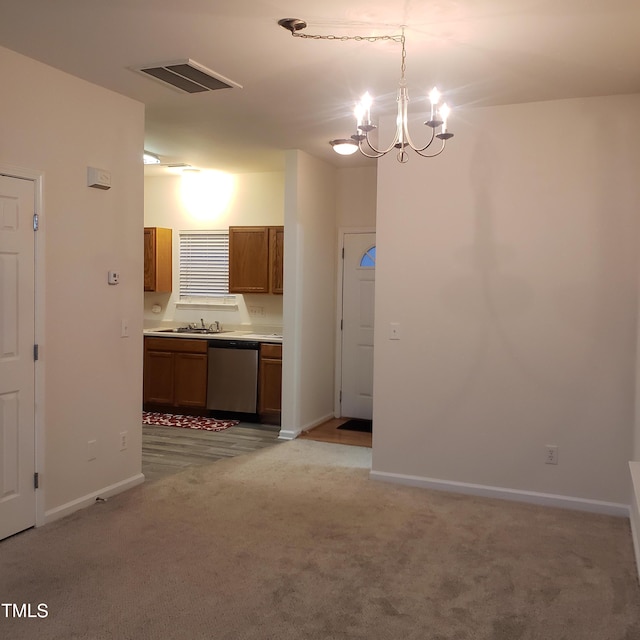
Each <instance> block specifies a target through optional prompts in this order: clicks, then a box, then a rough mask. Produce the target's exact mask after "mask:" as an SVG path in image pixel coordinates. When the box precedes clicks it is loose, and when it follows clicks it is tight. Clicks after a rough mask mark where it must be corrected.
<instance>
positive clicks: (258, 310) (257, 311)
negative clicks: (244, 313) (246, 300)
mask: <svg viewBox="0 0 640 640" xmlns="http://www.w3.org/2000/svg"><path fill="white" fill-rule="evenodd" d="M249 315H250V316H264V307H249Z"/></svg>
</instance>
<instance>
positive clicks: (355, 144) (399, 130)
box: [278, 18, 453, 163]
mask: <svg viewBox="0 0 640 640" xmlns="http://www.w3.org/2000/svg"><path fill="white" fill-rule="evenodd" d="M278 24H279V25H280V26H281V27H284V28H285V29H287V30H288V31H290V32H291V35H292V36H294V37H298V38H310V39H313V40H340V41H344V40H359V41H362V40H366V41H367V42H376V41H378V40H391V41H393V42H399V43H400V44H401V45H402V57H401V64H400V82H399V83H398V93H397V98H396V100H397V103H398V115H397V118H396V133H395V136H394V138H393V140H392V142H391V144H389V146H388V147H378V146H377V145H376V144H375V143H374V142H373V141H372V140H371V137H370V134H371V133H372V132H373V131H375V130H376V129H377V127H376V125H375V124H373V122H372V120H371V107H372V105H373V99H372V97H371V96H370V95H369V92H367V93H365V94H364V95H363V96H362V98H361V99H360V102H358V103H357V104H356V106H355V109H354V116H355V119H356V132H355V133H354V134H353V135H352V136H351V137H350V138H339V139H337V140H331V142H330V144H331V146H332V147H333V149H334V151H336V152H337V153H339V154H342V155H351V154H352V153H355V152H356V151H360V153H361V154H362V155H364V156H366V157H367V158H381V157H382V156H384V155H386V154H387V153H389V152H390V151H392V150H394V149H397V153H396V159H397V160H398V162H401V163H405V162H407V161H408V160H409V154H408V153H407V150H408V149H412V150H413V151H415V152H416V153H417V154H418V155H419V156H422V157H423V158H434V157H435V156H438V155H440V154H441V153H442V152H443V151H444V148H445V145H446V143H447V140H449V139H450V138H453V133H450V132H449V131H448V130H447V121H448V118H449V114H450V112H451V109H450V107H448V106H447V104H446V103H442V104H440V98H441V94H440V92H439V91H438V89H437V88H436V87H434V88H433V89H432V90H431V92H430V93H429V102H430V103H431V109H430V113H429V119H428V120H426V122H425V123H424V124H425V125H426V126H427V127H428V128H429V129H430V132H429V133H428V135H427V142H426V143H425V144H424V145H422V146H420V145H419V144H415V143H414V141H413V139H412V138H411V135H410V133H409V123H408V106H409V92H408V89H407V83H406V79H405V72H406V58H407V52H406V48H405V35H404V27H402V34H401V35H393V36H331V35H324V36H320V35H308V34H303V33H299V31H300V30H302V29H305V28H306V26H307V23H306V22H305V21H304V20H300V19H299V18H283V19H282V20H279V21H278ZM436 139H437V140H438V141H439V143H436ZM434 143H435V147H432V145H434Z"/></svg>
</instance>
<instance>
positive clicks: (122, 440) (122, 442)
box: [120, 431, 129, 451]
mask: <svg viewBox="0 0 640 640" xmlns="http://www.w3.org/2000/svg"><path fill="white" fill-rule="evenodd" d="M128 435H129V432H128V431H121V432H120V451H124V450H125V449H126V448H127V444H128V442H127V440H128Z"/></svg>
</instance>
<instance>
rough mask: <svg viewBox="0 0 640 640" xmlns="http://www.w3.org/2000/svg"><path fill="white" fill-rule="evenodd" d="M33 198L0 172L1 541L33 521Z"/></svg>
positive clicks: (27, 185)
mask: <svg viewBox="0 0 640 640" xmlns="http://www.w3.org/2000/svg"><path fill="white" fill-rule="evenodd" d="M34 206H35V198H34V183H33V182H32V181H30V180H22V179H19V178H9V177H6V176H1V175H0V540H1V539H2V538H6V537H7V536H10V535H13V534H14V533H17V532H18V531H23V530H24V529H28V528H29V527H32V526H33V525H34V524H35V522H36V495H35V489H34V470H35V381H34V376H35V364H34V359H33V345H34V335H35V311H34V304H35V302H34V288H35V285H34V283H35V270H34V260H35V239H34V230H33V214H34V211H35V209H34Z"/></svg>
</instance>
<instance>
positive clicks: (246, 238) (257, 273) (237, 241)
mask: <svg viewBox="0 0 640 640" xmlns="http://www.w3.org/2000/svg"><path fill="white" fill-rule="evenodd" d="M268 292H269V228H268V227H229V293H268Z"/></svg>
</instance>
